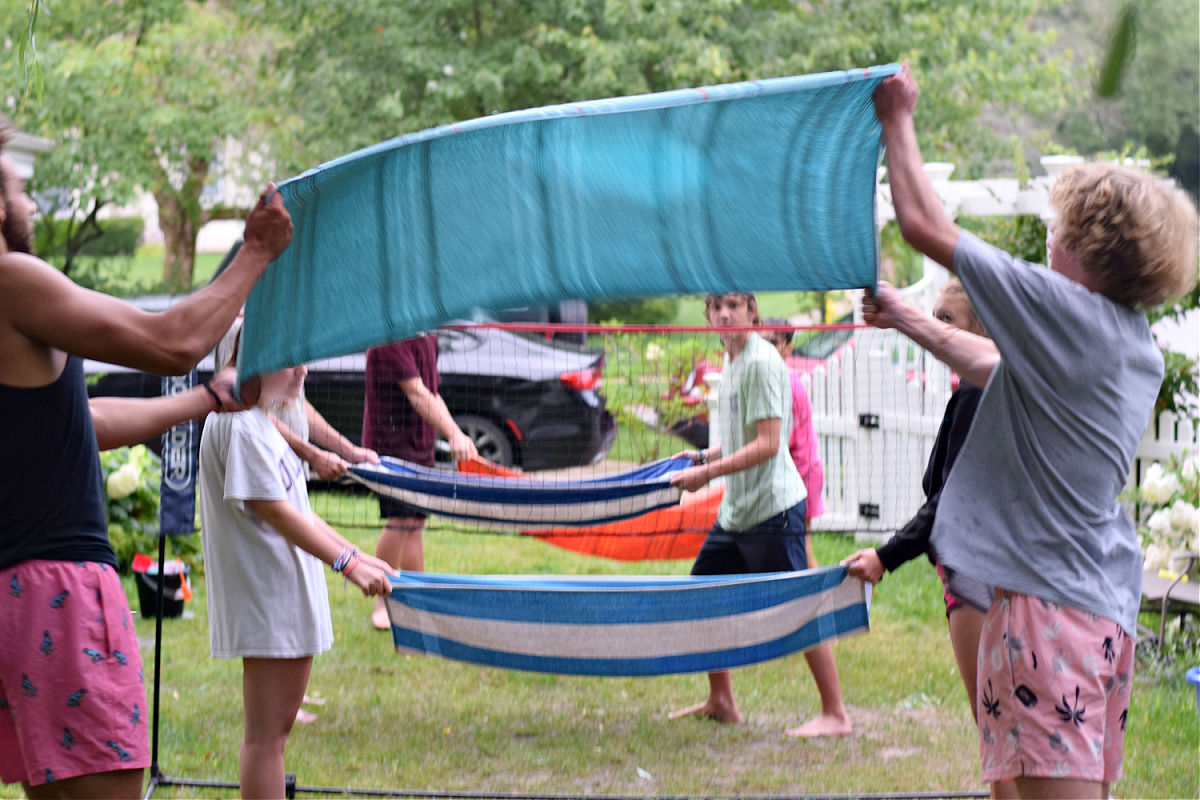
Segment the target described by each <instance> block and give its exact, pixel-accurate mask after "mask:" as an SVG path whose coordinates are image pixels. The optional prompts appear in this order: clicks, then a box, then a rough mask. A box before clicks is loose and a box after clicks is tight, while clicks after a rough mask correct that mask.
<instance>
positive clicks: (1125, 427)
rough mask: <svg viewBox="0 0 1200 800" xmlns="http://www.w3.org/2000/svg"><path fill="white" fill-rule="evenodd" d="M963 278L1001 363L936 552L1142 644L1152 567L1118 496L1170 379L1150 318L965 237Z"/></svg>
mask: <svg viewBox="0 0 1200 800" xmlns="http://www.w3.org/2000/svg"><path fill="white" fill-rule="evenodd" d="M954 272H955V273H956V274H957V275H958V276H959V278H961V279H962V282H963V284H964V286H965V287H966V289H967V294H968V295H969V296H970V298H971V302H972V303H973V304H974V306H975V311H976V313H977V314H978V315H979V318H980V320H981V321H982V322H983V324H984V326H985V327H986V328H987V330H988V333H989V334H990V335H991V337H992V339H993V340H994V341H995V343H996V346H997V348H998V349H999V351H1000V358H1001V361H1000V364H999V365H998V366H997V367H996V369H995V371H994V372H993V373H992V376H991V379H990V380H989V381H988V385H987V387H986V388H985V390H984V393H983V397H982V399H981V400H980V402H979V411H978V412H977V414H976V416H975V423H974V425H973V426H972V428H971V432H970V434H968V436H967V440H966V443H965V444H964V445H963V449H962V452H961V453H960V455H959V457H958V461H957V463H956V464H955V465H954V469H953V470H952V471H951V473H950V477H949V478H948V479H947V482H946V486H945V488H944V489H943V491H942V498H941V504H940V505H939V507H938V513H937V518H936V520H935V522H934V529H933V543H934V546H935V547H936V548H937V552H938V554H939V556H940V557H941V559H942V562H943V563H944V564H946V565H947V566H948V567H950V568H951V569H952V570H958V571H960V572H962V573H963V574H964V575H966V576H969V577H971V578H975V579H978V580H982V581H984V582H986V583H988V584H990V585H992V586H996V587H998V588H1002V589H1008V590H1010V591H1014V592H1019V593H1022V594H1028V595H1032V596H1034V597H1039V598H1042V599H1045V600H1050V601H1053V602H1058V603H1062V604H1064V605H1069V606H1073V607H1075V608H1080V609H1083V610H1085V611H1090V612H1092V613H1094V614H1097V615H1099V616H1101V617H1105V618H1107V619H1111V620H1113V621H1115V622H1117V623H1119V624H1120V625H1121V627H1123V628H1124V629H1125V630H1126V631H1127V632H1128V633H1130V634H1131V635H1132V634H1133V633H1134V632H1135V628H1136V622H1137V609H1138V602H1139V599H1140V596H1141V581H1142V556H1141V551H1140V549H1139V547H1138V540H1137V534H1136V531H1135V530H1134V527H1133V524H1132V522H1131V521H1130V519H1129V516H1128V515H1127V514H1126V513H1125V510H1124V508H1123V507H1122V506H1121V504H1120V503H1119V502H1118V501H1117V494H1118V493H1119V492H1120V491H1121V489H1122V488H1123V486H1124V484H1125V479H1126V477H1127V476H1128V475H1129V470H1130V467H1131V465H1132V464H1133V458H1134V454H1135V452H1136V451H1137V446H1138V442H1139V441H1140V439H1141V436H1142V431H1143V430H1144V429H1145V427H1146V424H1147V422H1148V421H1149V419H1150V414H1151V410H1152V409H1153V406H1154V401H1155V398H1156V396H1157V394H1158V387H1159V384H1160V383H1161V382H1162V376H1163V361H1162V356H1161V354H1160V353H1159V350H1158V348H1157V346H1156V345H1155V343H1154V338H1153V336H1152V335H1151V333H1150V326H1149V324H1148V323H1147V321H1146V317H1145V315H1143V314H1141V313H1139V312H1137V311H1134V310H1132V309H1129V308H1125V307H1124V306H1120V305H1117V304H1116V303H1113V302H1112V301H1111V300H1109V299H1107V298H1106V297H1104V296H1103V295H1100V294H1096V293H1093V292H1091V291H1089V290H1088V289H1086V288H1085V287H1083V286H1082V285H1080V284H1078V283H1075V282H1074V281H1071V280H1068V279H1067V278H1064V277H1062V276H1061V275H1059V274H1057V273H1055V272H1052V271H1050V270H1049V269H1045V268H1042V267H1038V266H1034V265H1032V264H1029V263H1026V262H1024V261H1021V260H1020V259H1015V258H1013V257H1012V256H1011V255H1009V254H1008V253H1006V252H1004V251H1003V250H999V249H997V248H994V247H992V246H991V245H988V244H986V243H985V242H983V241H981V240H979V239H978V238H976V237H975V236H972V235H971V234H969V233H965V232H964V233H962V234H961V235H960V236H959V239H958V243H957V245H956V247H955V250H954ZM953 588H954V586H953V583H952V584H951V589H953Z"/></svg>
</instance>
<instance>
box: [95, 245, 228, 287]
mask: <svg viewBox="0 0 1200 800" xmlns="http://www.w3.org/2000/svg"><path fill="white" fill-rule="evenodd" d="M223 257H224V253H197V254H196V264H195V267H194V269H193V272H192V286H193V287H195V288H199V287H200V286H203V285H204V284H206V283H208V281H209V279H210V278H212V276H213V273H214V272H216V271H217V265H218V264H220V263H221V259H222V258H223ZM80 268H81V269H98V270H100V271H101V272H102V273H103V274H104V275H106V276H107V278H106V280H107V281H110V282H112V283H111V284H110V283H105V284H104V287H103V288H105V290H106V291H109V292H110V293H112V294H158V293H160V292H161V291H162V272H163V254H162V246H161V245H159V246H150V247H143V248H141V249H140V250H139V251H138V253H137V255H134V256H130V257H128V258H125V257H114V258H106V259H103V260H101V261H99V262H96V261H94V260H91V259H87V258H86V257H84V258H82V259H81V264H80ZM74 274H75V273H72V275H74Z"/></svg>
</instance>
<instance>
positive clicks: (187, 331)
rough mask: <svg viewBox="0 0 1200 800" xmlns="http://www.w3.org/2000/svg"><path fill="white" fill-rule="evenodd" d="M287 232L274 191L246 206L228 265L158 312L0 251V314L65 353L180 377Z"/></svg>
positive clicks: (222, 326) (228, 320)
mask: <svg viewBox="0 0 1200 800" xmlns="http://www.w3.org/2000/svg"><path fill="white" fill-rule="evenodd" d="M266 195H267V193H265V192H264V195H263V198H264V199H265V198H266ZM291 236H292V222H291V217H290V216H289V215H288V212H287V210H286V209H285V208H284V206H283V198H282V197H281V196H280V195H279V194H278V192H276V193H275V194H274V196H272V197H271V199H270V201H269V202H259V203H258V204H257V205H256V206H255V208H254V210H253V211H251V213H250V216H249V218H248V219H247V222H246V233H245V237H246V242H245V244H244V245H243V246H242V248H241V249H240V250H239V251H238V254H237V257H236V258H234V260H233V263H232V264H231V265H230V267H229V268H228V269H226V270H225V271H224V272H222V273H221V275H220V276H219V277H217V278H216V280H214V281H213V282H212V283H211V284H209V285H208V286H205V287H204V288H202V289H199V290H198V291H196V292H195V293H193V294H191V295H190V296H188V297H187V298H186V299H184V300H182V301H180V302H179V303H177V304H175V305H173V306H171V308H169V309H167V310H166V311H162V312H158V313H150V312H146V311H142V310H140V309H138V308H135V307H134V306H132V305H130V304H129V303H126V302H124V301H122V300H118V299H116V298H114V297H110V296H108V295H105V294H102V293H99V292H93V291H91V290H88V289H84V288H82V287H80V286H78V285H77V284H75V283H73V282H72V281H71V280H69V279H68V278H67V277H66V276H64V275H63V274H62V273H61V272H59V271H58V270H56V269H54V268H53V267H51V266H49V265H48V264H46V263H45V262H44V261H42V260H40V259H38V258H35V257H34V256H30V255H25V254H21V253H5V254H4V255H3V256H0V259H2V261H3V264H2V267H3V268H2V269H0V293H2V294H3V296H4V308H3V316H4V318H5V319H6V321H7V322H8V324H9V325H11V327H12V329H13V330H15V331H16V332H17V333H19V334H21V335H23V336H25V337H26V338H28V339H29V340H32V341H34V342H40V343H42V344H44V345H47V346H49V347H53V348H55V349H58V350H61V351H63V352H67V353H71V354H74V355H78V356H82V357H84V358H93V359H96V360H98V361H106V362H108V363H111V364H120V365H123V366H127V367H132V368H134V369H141V370H144V371H146V372H151V373H154V374H157V375H181V374H183V373H185V372H187V371H188V370H189V369H191V368H192V367H193V366H194V365H195V364H196V363H197V362H198V361H200V359H201V358H203V357H204V355H205V354H206V353H208V352H209V351H210V350H211V349H212V348H213V346H214V345H215V344H216V342H217V340H218V339H219V338H220V337H221V336H222V335H223V334H224V333H225V332H226V331H227V330H228V329H229V326H230V325H231V324H232V323H233V320H234V318H235V317H236V316H237V313H238V311H239V310H240V309H241V307H242V304H243V303H244V302H245V300H246V297H247V295H248V294H249V293H250V289H251V288H252V287H253V286H254V283H255V282H256V281H257V280H258V278H259V276H261V275H262V273H263V272H264V271H265V270H266V268H267V265H268V264H269V263H270V262H271V261H272V260H274V259H275V258H276V257H277V256H278V255H279V254H280V253H282V252H283V250H284V249H285V248H286V247H287V245H288V243H289V242H290V241H291Z"/></svg>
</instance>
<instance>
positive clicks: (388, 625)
mask: <svg viewBox="0 0 1200 800" xmlns="http://www.w3.org/2000/svg"><path fill="white" fill-rule="evenodd" d="M371 624H372V625H374V626H375V627H376V628H377V629H379V630H381V631H390V630H391V629H392V621H391V620H390V619H389V618H388V613H387V606H385V605H384V604H383V600H382V599H377V600H376V601H375V610H374V611H372V612H371Z"/></svg>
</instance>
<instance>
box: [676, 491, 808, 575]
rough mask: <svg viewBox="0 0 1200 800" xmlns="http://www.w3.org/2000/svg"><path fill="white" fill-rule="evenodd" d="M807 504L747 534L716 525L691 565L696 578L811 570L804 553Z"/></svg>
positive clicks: (763, 522) (765, 521) (786, 512)
mask: <svg viewBox="0 0 1200 800" xmlns="http://www.w3.org/2000/svg"><path fill="white" fill-rule="evenodd" d="M804 512H805V503H804V501H801V502H799V503H797V504H796V505H794V506H792V507H791V508H789V509H788V510H787V511H784V512H783V513H782V514H777V515H775V516H773V517H771V518H769V519H766V520H763V521H762V522H760V523H758V524H757V525H755V526H754V527H753V528H747V529H746V530H744V531H736V532H732V533H731V532H729V531H727V530H725V529H724V528H722V527H721V526H720V525H714V526H713V528H712V530H711V531H709V532H708V537H707V538H706V539H705V540H704V546H703V547H701V548H700V553H699V554H698V555H697V556H696V563H694V564H693V565H692V574H693V575H745V574H749V573H754V572H794V571H796V570H801V569H807V568H808V557H807V556H806V555H805V553H804V537H805V536H806V535H807V530H806V529H805V526H804Z"/></svg>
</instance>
